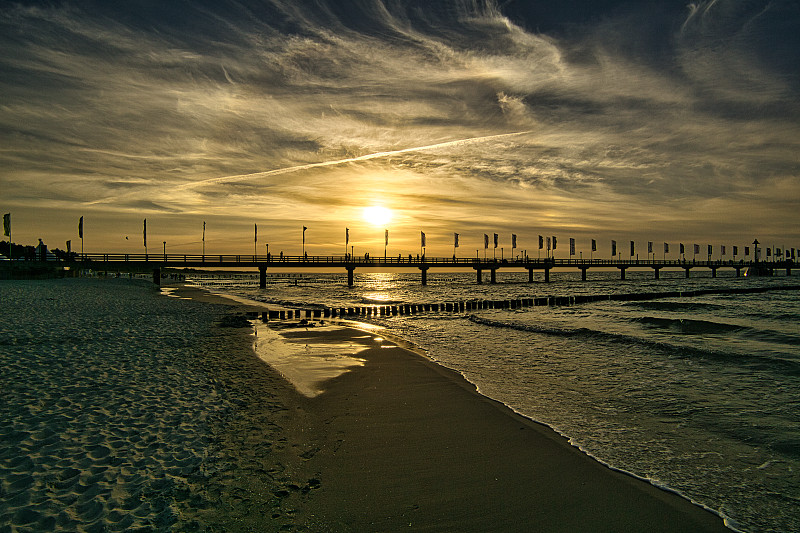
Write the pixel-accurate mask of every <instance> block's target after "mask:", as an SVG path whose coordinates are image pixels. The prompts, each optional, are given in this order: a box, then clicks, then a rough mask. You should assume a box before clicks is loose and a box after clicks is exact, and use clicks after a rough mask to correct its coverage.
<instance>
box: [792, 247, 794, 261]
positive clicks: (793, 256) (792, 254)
mask: <svg viewBox="0 0 800 533" xmlns="http://www.w3.org/2000/svg"><path fill="white" fill-rule="evenodd" d="M792 259H794V248H792Z"/></svg>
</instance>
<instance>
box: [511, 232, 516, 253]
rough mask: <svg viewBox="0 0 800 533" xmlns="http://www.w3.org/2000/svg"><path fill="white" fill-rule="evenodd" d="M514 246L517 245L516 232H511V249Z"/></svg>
mask: <svg viewBox="0 0 800 533" xmlns="http://www.w3.org/2000/svg"><path fill="white" fill-rule="evenodd" d="M516 247H517V234H516V233H512V234H511V249H512V250H513V249H514V248H516Z"/></svg>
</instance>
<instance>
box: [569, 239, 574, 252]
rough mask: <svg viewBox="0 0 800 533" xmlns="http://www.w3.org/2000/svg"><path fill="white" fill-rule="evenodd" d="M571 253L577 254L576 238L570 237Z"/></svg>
mask: <svg viewBox="0 0 800 533" xmlns="http://www.w3.org/2000/svg"><path fill="white" fill-rule="evenodd" d="M569 255H575V239H573V238H572V237H570V238H569Z"/></svg>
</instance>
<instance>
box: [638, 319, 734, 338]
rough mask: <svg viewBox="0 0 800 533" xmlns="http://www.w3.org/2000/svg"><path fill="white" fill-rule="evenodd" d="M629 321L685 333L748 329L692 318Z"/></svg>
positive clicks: (695, 333)
mask: <svg viewBox="0 0 800 533" xmlns="http://www.w3.org/2000/svg"><path fill="white" fill-rule="evenodd" d="M629 321H630V322H635V323H638V324H641V325H643V326H645V327H650V328H659V329H668V330H670V331H673V332H676V333H681V334H683V335H713V334H720V333H732V332H737V331H742V330H745V329H748V328H746V327H745V326H738V325H735V324H725V323H723V322H714V321H711V320H695V319H691V318H663V317H654V316H645V317H637V318H631V319H629Z"/></svg>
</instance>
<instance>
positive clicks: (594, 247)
mask: <svg viewBox="0 0 800 533" xmlns="http://www.w3.org/2000/svg"><path fill="white" fill-rule="evenodd" d="M592 251H593V252H596V251H597V241H596V240H594V239H592Z"/></svg>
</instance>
